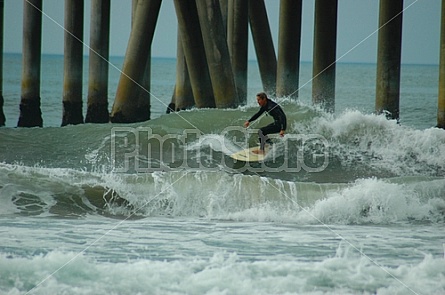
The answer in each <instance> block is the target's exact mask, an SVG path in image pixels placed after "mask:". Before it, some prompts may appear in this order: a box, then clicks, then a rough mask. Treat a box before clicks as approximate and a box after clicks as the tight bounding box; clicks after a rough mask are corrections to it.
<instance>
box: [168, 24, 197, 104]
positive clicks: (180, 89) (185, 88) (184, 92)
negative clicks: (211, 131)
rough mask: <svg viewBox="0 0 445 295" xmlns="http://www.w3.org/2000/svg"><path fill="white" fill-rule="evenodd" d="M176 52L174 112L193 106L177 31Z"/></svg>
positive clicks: (190, 87)
mask: <svg viewBox="0 0 445 295" xmlns="http://www.w3.org/2000/svg"><path fill="white" fill-rule="evenodd" d="M177 40H178V41H177V42H178V43H177V50H176V86H175V90H174V95H173V96H174V98H175V102H174V104H175V110H185V109H188V108H191V107H193V105H194V104H195V102H194V99H193V91H192V85H191V84H190V76H189V73H188V69H187V62H186V60H185V56H184V50H183V49H182V41H181V34H180V32H179V30H178V37H177Z"/></svg>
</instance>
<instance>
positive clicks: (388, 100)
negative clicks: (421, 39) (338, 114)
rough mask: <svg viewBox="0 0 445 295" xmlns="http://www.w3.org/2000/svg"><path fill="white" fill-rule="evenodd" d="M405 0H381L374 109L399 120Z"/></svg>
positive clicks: (389, 117)
mask: <svg viewBox="0 0 445 295" xmlns="http://www.w3.org/2000/svg"><path fill="white" fill-rule="evenodd" d="M402 11H403V0H380V9H379V28H380V29H379V35H378V52H377V81H376V100H375V110H376V112H377V113H382V112H386V116H387V118H388V119H394V120H399V100H400V62H401V53H402V15H403V13H402Z"/></svg>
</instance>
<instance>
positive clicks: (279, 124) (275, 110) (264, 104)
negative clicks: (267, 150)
mask: <svg viewBox="0 0 445 295" xmlns="http://www.w3.org/2000/svg"><path fill="white" fill-rule="evenodd" d="M256 100H257V102H258V104H259V105H260V107H261V108H260V110H259V111H258V112H257V113H256V114H255V115H253V116H252V118H250V119H249V120H247V121H246V122H244V127H246V128H247V127H249V125H250V122H252V121H255V120H256V119H258V118H259V117H260V116H261V115H262V114H263V113H264V112H266V113H267V114H269V115H271V116H272V117H273V119H274V122H273V123H271V124H269V125H267V126H264V127H262V128H260V130H258V136H259V140H260V149H259V150H258V151H256V153H258V154H264V147H265V145H266V142H268V140H269V138H268V137H267V135H268V134H273V133H279V134H280V136H281V137H283V136H284V131H285V130H286V115H285V114H284V111H283V109H282V108H281V107H280V106H279V105H278V104H277V103H276V102H274V101H272V100H270V99H269V98H268V97H267V94H266V93H264V92H260V93H258V94H257V95H256Z"/></svg>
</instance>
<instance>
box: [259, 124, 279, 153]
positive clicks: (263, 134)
mask: <svg viewBox="0 0 445 295" xmlns="http://www.w3.org/2000/svg"><path fill="white" fill-rule="evenodd" d="M279 132H280V126H279V125H278V124H275V123H272V124H269V125H267V126H265V127H262V128H260V130H258V138H259V140H260V150H262V151H264V147H265V145H266V142H267V141H268V139H269V137H268V136H267V134H272V133H279Z"/></svg>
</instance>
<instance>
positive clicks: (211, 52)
mask: <svg viewBox="0 0 445 295" xmlns="http://www.w3.org/2000/svg"><path fill="white" fill-rule="evenodd" d="M196 6H197V9H198V17H199V23H200V25H201V33H202V37H203V41H204V49H205V53H206V57H207V63H208V66H209V73H210V80H211V81H212V86H213V95H214V97H215V105H216V107H218V108H228V107H235V106H237V105H238V95H237V93H236V87H235V80H234V78H233V71H232V65H231V63H230V57H229V49H228V47H227V39H226V29H225V28H224V24H223V19H222V15H221V9H220V7H219V1H218V0H199V1H196Z"/></svg>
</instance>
